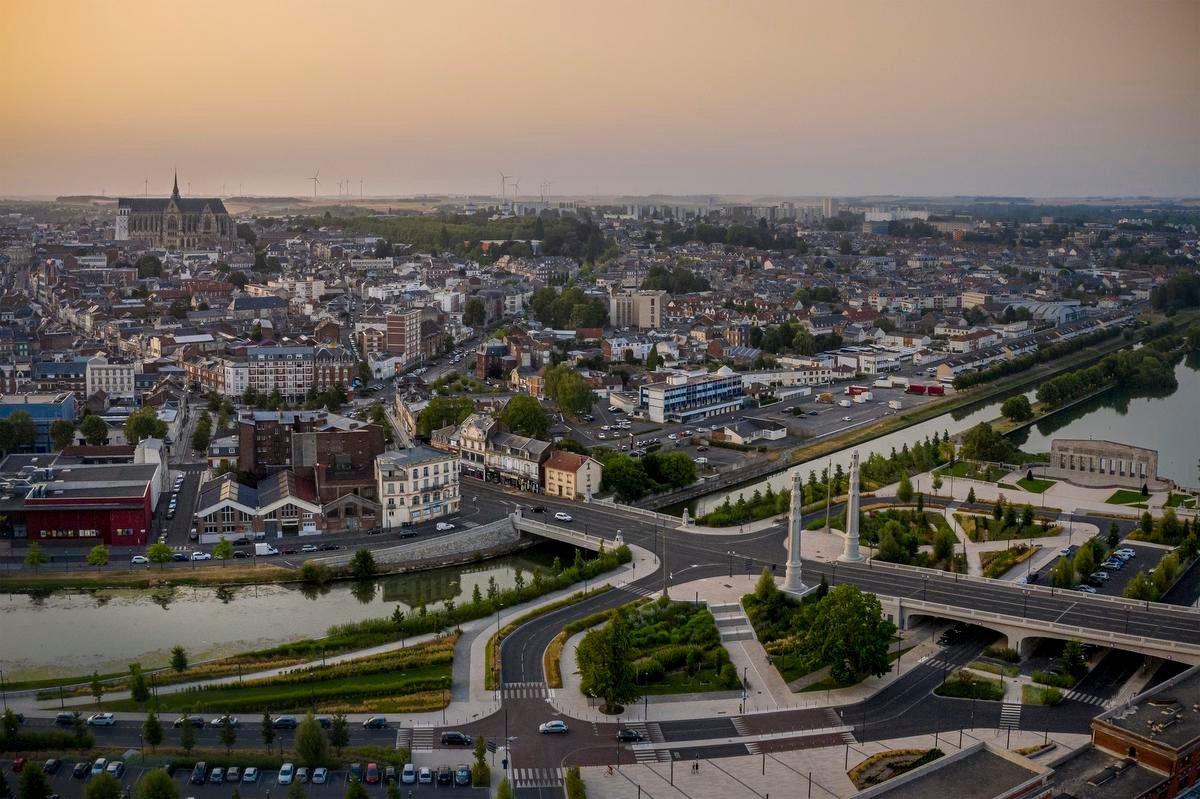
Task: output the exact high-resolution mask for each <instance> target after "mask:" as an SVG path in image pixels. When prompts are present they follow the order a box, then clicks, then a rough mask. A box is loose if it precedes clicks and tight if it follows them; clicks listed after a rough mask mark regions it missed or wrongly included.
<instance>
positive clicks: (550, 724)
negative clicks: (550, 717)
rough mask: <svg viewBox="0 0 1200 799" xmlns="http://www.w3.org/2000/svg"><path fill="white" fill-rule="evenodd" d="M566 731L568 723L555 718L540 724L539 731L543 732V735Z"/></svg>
mask: <svg viewBox="0 0 1200 799" xmlns="http://www.w3.org/2000/svg"><path fill="white" fill-rule="evenodd" d="M566 731H567V723H566V722H565V721H560V720H558V719H555V720H554V721H547V722H545V723H544V724H539V725H538V732H540V733H542V734H543V735H551V734H557V733H564V732H566Z"/></svg>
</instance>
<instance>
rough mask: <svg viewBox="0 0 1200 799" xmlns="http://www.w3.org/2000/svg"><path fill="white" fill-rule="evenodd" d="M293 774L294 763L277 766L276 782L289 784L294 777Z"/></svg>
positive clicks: (294, 774) (294, 773) (294, 772)
mask: <svg viewBox="0 0 1200 799" xmlns="http://www.w3.org/2000/svg"><path fill="white" fill-rule="evenodd" d="M295 776H296V766H295V764H293V763H284V764H283V765H282V766H280V767H279V779H278V782H279V784H280V785H291V784H292V780H293V779H294V778H295Z"/></svg>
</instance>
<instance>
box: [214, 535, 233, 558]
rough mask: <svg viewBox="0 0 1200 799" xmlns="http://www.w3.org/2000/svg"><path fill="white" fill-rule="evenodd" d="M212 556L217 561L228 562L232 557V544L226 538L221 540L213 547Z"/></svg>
mask: <svg viewBox="0 0 1200 799" xmlns="http://www.w3.org/2000/svg"><path fill="white" fill-rule="evenodd" d="M212 556H213V557H214V558H216V559H217V560H220V561H225V562H228V561H229V559H230V558H232V557H233V542H232V541H230V540H229V539H228V538H222V539H221V540H220V541H218V542H217V543H216V546H214V547H213V551H212Z"/></svg>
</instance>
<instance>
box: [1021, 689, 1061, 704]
mask: <svg viewBox="0 0 1200 799" xmlns="http://www.w3.org/2000/svg"><path fill="white" fill-rule="evenodd" d="M1062 699H1063V695H1062V691H1061V690H1059V689H1058V688H1054V687H1052V686H1042V685H1022V686H1021V703H1022V704H1025V705H1051V706H1053V705H1057V704H1058V703H1059V702H1061V701H1062Z"/></svg>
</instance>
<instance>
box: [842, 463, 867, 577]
mask: <svg viewBox="0 0 1200 799" xmlns="http://www.w3.org/2000/svg"><path fill="white" fill-rule="evenodd" d="M862 559H863V556H862V553H861V552H859V551H858V450H854V451H853V452H851V453H850V485H849V487H848V488H847V489H846V546H845V548H844V549H843V550H842V554H841V557H839V558H838V560H840V561H842V562H843V563H857V562H858V561H860V560H862Z"/></svg>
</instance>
